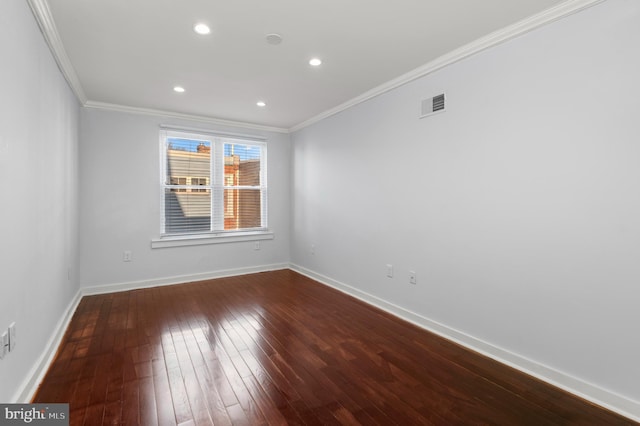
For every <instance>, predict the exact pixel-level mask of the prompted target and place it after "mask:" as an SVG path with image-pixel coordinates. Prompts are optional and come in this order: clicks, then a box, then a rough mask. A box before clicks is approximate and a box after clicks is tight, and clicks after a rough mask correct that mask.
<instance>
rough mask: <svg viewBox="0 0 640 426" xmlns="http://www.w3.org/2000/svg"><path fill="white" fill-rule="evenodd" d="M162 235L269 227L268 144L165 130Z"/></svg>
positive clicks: (224, 231)
mask: <svg viewBox="0 0 640 426" xmlns="http://www.w3.org/2000/svg"><path fill="white" fill-rule="evenodd" d="M160 139H161V154H162V155H161V156H162V170H161V174H162V175H161V197H162V206H163V209H162V217H161V233H162V235H189V234H218V233H228V232H243V231H258V230H266V228H267V205H266V200H267V184H266V145H265V144H264V143H263V142H257V141H253V140H244V139H242V138H235V137H227V136H215V135H206V134H205V135H203V134H196V133H187V132H178V131H169V130H163V131H161V138H160Z"/></svg>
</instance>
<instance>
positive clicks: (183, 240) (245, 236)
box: [151, 231, 275, 249]
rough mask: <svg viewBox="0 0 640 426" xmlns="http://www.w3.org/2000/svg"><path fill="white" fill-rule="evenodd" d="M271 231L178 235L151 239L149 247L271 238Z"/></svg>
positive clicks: (198, 244)
mask: <svg viewBox="0 0 640 426" xmlns="http://www.w3.org/2000/svg"><path fill="white" fill-rule="evenodd" d="M274 238H275V236H274V234H273V232H271V231H256V232H238V233H225V234H219V235H179V236H167V237H161V238H158V239H153V240H151V248H152V249H159V248H167V247H185V246H201V245H207V244H223V243H236V242H241V241H259V240H273V239H274Z"/></svg>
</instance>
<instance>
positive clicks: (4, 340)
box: [0, 331, 9, 359]
mask: <svg viewBox="0 0 640 426" xmlns="http://www.w3.org/2000/svg"><path fill="white" fill-rule="evenodd" d="M8 350H9V332H8V331H5V332H4V333H2V336H0V359H2V358H4V356H5V355H6V353H7V351H8Z"/></svg>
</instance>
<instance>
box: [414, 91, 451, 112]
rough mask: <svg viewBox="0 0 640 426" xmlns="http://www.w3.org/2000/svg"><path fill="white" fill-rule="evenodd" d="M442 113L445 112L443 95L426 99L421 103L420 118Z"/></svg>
mask: <svg viewBox="0 0 640 426" xmlns="http://www.w3.org/2000/svg"><path fill="white" fill-rule="evenodd" d="M444 111H446V109H445V96H444V93H442V94H440V95H436V96H434V97H432V98H427V99H424V100H423V101H422V109H421V111H420V118H424V117H428V116H430V115H433V114H436V113H439V112H444Z"/></svg>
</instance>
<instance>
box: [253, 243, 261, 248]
mask: <svg viewBox="0 0 640 426" xmlns="http://www.w3.org/2000/svg"><path fill="white" fill-rule="evenodd" d="M253 249H254V250H260V241H256V242H255V243H253Z"/></svg>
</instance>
